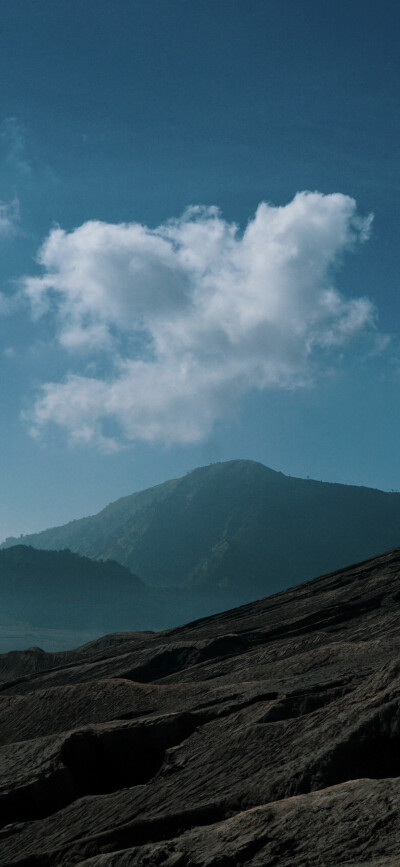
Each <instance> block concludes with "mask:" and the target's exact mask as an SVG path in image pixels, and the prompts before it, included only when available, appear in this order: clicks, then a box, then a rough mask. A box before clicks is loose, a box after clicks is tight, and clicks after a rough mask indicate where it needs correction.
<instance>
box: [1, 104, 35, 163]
mask: <svg viewBox="0 0 400 867" xmlns="http://www.w3.org/2000/svg"><path fill="white" fill-rule="evenodd" d="M0 142H1V144H2V150H3V159H4V162H5V163H7V164H8V166H9V168H11V169H12V170H13V172H16V173H17V174H20V175H23V176H25V177H30V175H31V174H32V165H31V161H30V160H29V158H28V154H27V146H26V136H25V130H24V129H23V127H22V126H21V124H20V123H19V121H18V119H17V118H16V117H6V118H4V120H3V122H2V123H1V125H0Z"/></svg>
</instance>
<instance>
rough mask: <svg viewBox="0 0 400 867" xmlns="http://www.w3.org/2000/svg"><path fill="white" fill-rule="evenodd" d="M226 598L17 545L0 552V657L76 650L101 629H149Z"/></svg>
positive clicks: (208, 609) (213, 607)
mask: <svg viewBox="0 0 400 867" xmlns="http://www.w3.org/2000/svg"><path fill="white" fill-rule="evenodd" d="M225 604H226V597H225V595H224V594H220V595H219V596H218V594H212V596H211V594H208V593H205V592H203V591H201V590H200V591H198V592H192V591H189V590H185V589H184V588H179V589H174V588H169V587H167V588H155V587H148V586H146V585H145V584H144V583H143V582H142V581H140V579H139V578H137V576H136V575H133V574H132V573H131V572H130V571H129V570H128V569H126V568H125V567H124V566H121V564H120V563H116V562H115V561H112V560H106V561H104V562H103V561H102V562H98V561H94V560H90V559H89V558H88V557H81V556H80V555H78V554H73V553H71V551H68V550H63V551H40V550H37V549H35V548H32V547H27V546H24V545H16V546H14V547H12V548H6V549H3V550H1V551H0V653H1V652H3V651H5V650H9V649H16V648H20V649H22V648H27V647H29V646H32V645H39V646H40V647H44V648H45V649H47V650H61V649H64V648H66V647H73V646H76V644H77V643H79V642H80V641H88V640H90V639H92V638H95V637H97V636H99V635H102V634H104V633H105V632H112V631H115V630H118V632H120V631H121V630H122V631H123V630H129V631H131V630H137V631H142V630H154V629H165V628H167V627H169V626H177V625H180V624H182V623H184V622H185V621H187V620H190V619H194V618H195V617H200V616H202V615H206V614H210V613H213V612H215V611H221V610H222V609H223V607H224V605H225Z"/></svg>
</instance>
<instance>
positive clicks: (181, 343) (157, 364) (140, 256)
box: [24, 192, 375, 449]
mask: <svg viewBox="0 0 400 867" xmlns="http://www.w3.org/2000/svg"><path fill="white" fill-rule="evenodd" d="M371 220H372V218H371V217H367V218H362V217H360V216H358V214H357V210H356V203H355V201H354V200H353V199H351V198H349V197H348V196H344V195H342V194H340V193H336V194H334V195H327V196H324V195H322V194H320V193H306V192H303V193H298V194H297V195H296V196H295V198H294V199H293V201H292V202H290V203H289V204H288V205H286V206H284V207H273V206H272V205H269V204H266V203H262V204H260V205H259V207H258V209H257V212H256V214H255V217H254V219H252V220H250V221H249V223H248V225H247V227H246V229H245V231H244V232H243V233H241V232H240V231H239V229H238V227H237V226H236V225H235V224H231V223H227V222H226V221H225V220H223V219H222V217H221V216H220V214H219V212H218V210H217V209H216V208H200V207H193V208H190V209H188V210H187V211H186V212H185V214H184V215H183V216H182V217H181V218H180V219H177V220H171V221H169V222H167V223H165V224H164V225H161V226H159V227H158V228H156V229H149V228H147V227H146V226H143V225H140V224H137V223H123V224H119V225H111V224H108V223H101V222H97V221H90V222H87V223H84V224H83V225H82V226H80V227H79V228H77V229H75V230H74V231H72V232H69V233H68V232H65V231H64V230H63V229H60V228H56V229H53V230H52V231H51V232H50V234H49V236H48V237H47V239H46V241H45V242H44V244H43V246H42V248H41V250H40V251H39V255H38V260H39V262H40V264H41V266H42V267H43V275H42V276H40V277H28V278H26V279H25V281H24V292H25V293H26V295H27V297H28V298H29V301H30V304H31V308H32V311H33V314H34V316H35V317H40V316H43V315H47V314H48V313H51V317H52V321H54V322H55V338H56V340H57V341H58V343H59V344H60V346H61V347H63V348H64V349H65V350H67V351H68V352H69V353H71V354H73V356H74V360H75V361H74V363H76V359H77V358H79V357H81V359H82V362H83V361H85V363H87V356H88V355H89V356H90V357H92V358H98V357H99V354H100V353H106V354H108V358H109V372H108V375H107V376H98V377H96V376H94V375H93V376H92V375H91V376H88V375H87V374H86V375H85V374H82V375H79V376H78V375H72V374H70V375H67V376H66V378H65V380H64V381H62V382H48V383H46V384H45V385H43V387H42V391H41V394H40V396H39V397H38V399H37V401H36V403H35V406H34V408H33V410H32V413H31V423H32V429H33V431H35V432H36V433H37V432H38V431H39V430H40V429H41V428H43V426H45V425H47V424H48V423H49V422H54V423H56V424H57V425H60V426H61V427H62V428H64V429H65V430H66V431H67V432H68V434H69V437H70V438H71V440H72V441H75V442H84V443H97V444H99V445H100V446H101V447H103V448H111V449H114V448H116V447H117V446H118V442H119V441H120V439H121V441H134V440H138V439H141V440H147V441H162V442H174V441H175V442H194V441H196V440H199V439H201V438H202V437H203V436H205V435H206V434H207V433H208V432H209V431H210V430H211V428H212V426H213V424H214V422H215V421H216V420H217V419H219V418H221V417H223V416H224V415H225V414H226V412H228V411H229V410H230V409H231V408H232V407H233V406H235V404H236V402H237V400H238V398H240V397H241V396H242V395H244V394H245V393H246V392H248V391H249V390H250V389H254V388H258V389H263V388H267V387H271V386H275V387H290V388H292V387H296V386H301V385H304V384H305V383H309V382H310V381H312V379H313V377H314V375H315V373H316V371H317V370H318V369H319V366H320V365H321V364H323V356H324V354H328V355H329V363H331V361H332V352H334V351H337V349H338V347H341V349H340V352H342V347H343V346H344V345H345V344H346V343H347V342H348V341H350V340H351V339H352V338H354V337H355V336H356V335H358V334H360V333H361V332H363V330H364V329H365V328H367V327H368V326H371V325H373V324H374V319H375V309H374V307H373V305H372V304H371V302H370V301H369V300H368V299H366V298H363V297H357V298H354V299H347V298H345V297H344V296H343V295H341V294H340V292H339V291H338V289H337V288H336V287H335V282H334V277H335V269H336V266H338V265H339V264H340V260H341V257H342V254H343V253H344V252H346V251H347V250H351V249H352V248H353V247H354V246H355V245H356V243H358V242H362V241H365V240H366V239H367V238H368V235H369V232H370V226H371ZM110 424H111V425H112V426H113V427H114V428H117V429H118V431H119V433H118V435H117V436H114V435H113V436H108V435H107V429H108V428H109V427H110Z"/></svg>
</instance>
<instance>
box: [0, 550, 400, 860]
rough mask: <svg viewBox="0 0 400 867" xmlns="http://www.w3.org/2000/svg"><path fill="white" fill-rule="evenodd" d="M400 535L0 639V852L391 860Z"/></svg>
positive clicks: (398, 709)
mask: <svg viewBox="0 0 400 867" xmlns="http://www.w3.org/2000/svg"><path fill="white" fill-rule="evenodd" d="M399 601H400V550H395V551H392V552H389V553H387V554H385V555H382V556H381V557H377V558H375V559H373V560H369V561H367V562H364V563H362V564H358V565H356V566H353V567H350V568H349V569H347V570H344V571H342V572H336V573H333V574H331V575H327V576H323V577H322V578H319V579H317V580H315V581H312V582H309V583H308V584H303V585H301V586H299V587H297V588H295V589H291V590H288V591H285V592H283V593H280V594H278V595H276V596H272V597H270V598H268V599H263V600H261V601H259V602H256V603H252V604H250V605H247V606H244V607H242V608H239V609H236V610H233V611H229V612H226V613H225V614H219V615H216V616H214V617H211V618H207V619H204V620H202V621H197V622H196V623H192V624H188V625H187V626H185V627H181V628H179V629H175V630H169V631H168V632H163V633H154V634H145V633H142V634H131V635H130V634H127V633H124V634H123V635H121V636H107V637H105V638H104V639H101V640H99V641H96V642H93V643H92V644H90V645H87V646H86V647H83V648H79V649H77V650H75V651H68V652H65V653H59V654H57V653H55V654H44V653H43V652H42V651H40V650H39V649H37V648H36V649H35V648H32V649H31V650H29V651H25V652H24V653H21V654H17V653H12V654H7V655H4V656H3V657H1V658H0V671H1V676H2V682H1V685H0V763H1V789H0V817H1V823H2V826H3V827H2V830H1V831H0V863H1V864H2V865H38V867H39V865H43V867H46V865H77V864H80V865H83V864H84V865H85V867H90V865H92V867H96V865H98V867H100V865H107V867H120V865H121V867H123V865H124V867H125V865H143V867H146V865H147V867H153V865H154V867H157V865H167V867H173V865H182V867H184V865H189V867H190V865H193V867H194V865H196V867H230V865H232V867H235V865H242V864H250V865H258V867H263V865H276V867H278V865H279V867H292V865H296V867H302V865H304V867H306V865H332V867H338V865H353V867H361V865H365V867H366V865H367V864H368V865H374V867H378V865H379V867H381V865H382V867H383V865H395V864H396V865H398V864H399V863H400V862H399V855H398V853H399V851H400V812H399V810H398V804H399V798H400V605H399Z"/></svg>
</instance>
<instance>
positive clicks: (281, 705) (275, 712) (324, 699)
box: [257, 687, 346, 725]
mask: <svg viewBox="0 0 400 867" xmlns="http://www.w3.org/2000/svg"><path fill="white" fill-rule="evenodd" d="M345 691H346V690H343V688H340V687H338V688H337V689H332V690H329V691H324V692H319V693H315V692H314V693H313V692H312V693H298V694H297V695H296V694H292V695H288V696H285V697H284V698H282V699H281V700H280V701H278V702H276V703H275V704H273V705H272V707H270V708H268V710H267V711H266V713H265V715H264V716H263V717H262V718H261V719H259V720H258V721H257V724H258V725H266V724H267V723H274V722H283V721H284V720H289V719H296V718H297V717H301V716H306V715H307V714H309V713H314V711H316V710H321V709H322V708H324V707H327V705H329V704H331V703H332V702H333V701H335V700H336V699H338V698H342V696H343V695H344V693H345Z"/></svg>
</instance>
